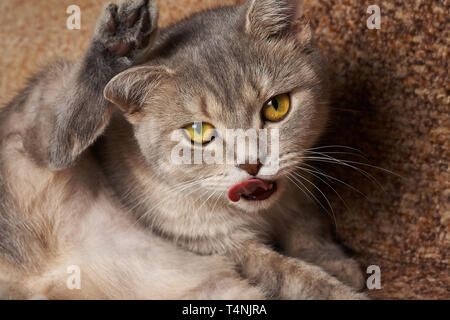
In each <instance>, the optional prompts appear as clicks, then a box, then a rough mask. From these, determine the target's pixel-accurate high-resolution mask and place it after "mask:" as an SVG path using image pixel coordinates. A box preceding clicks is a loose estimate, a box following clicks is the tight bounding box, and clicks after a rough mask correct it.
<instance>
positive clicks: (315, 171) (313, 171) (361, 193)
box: [296, 163, 369, 200]
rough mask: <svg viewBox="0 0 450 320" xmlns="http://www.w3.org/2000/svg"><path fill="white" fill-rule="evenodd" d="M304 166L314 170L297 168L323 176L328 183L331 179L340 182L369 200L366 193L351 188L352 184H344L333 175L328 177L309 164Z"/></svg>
mask: <svg viewBox="0 0 450 320" xmlns="http://www.w3.org/2000/svg"><path fill="white" fill-rule="evenodd" d="M302 165H307V166H308V167H310V168H312V170H311V169H307V168H305V167H301V166H297V167H296V168H298V169H301V170H305V171H307V172H309V173H311V174H313V175H314V174H318V175H321V176H323V177H325V178H327V179H328V181H330V179H331V180H334V181H336V182H339V183H341V184H343V185H344V186H346V187H348V188H350V189H351V190H353V191H355V192H357V193H359V194H360V195H362V196H363V197H364V198H366V199H367V200H369V198H367V195H366V194H365V193H363V192H361V191H359V190H358V189H356V188H355V187H353V186H351V185H350V184H348V183H346V182H344V181H342V180H340V179H338V178H336V177H333V176H331V175H328V174H326V173H324V172H323V171H322V170H318V169H317V168H315V167H313V166H311V165H308V164H306V163H303V164H302ZM319 179H320V178H319ZM321 180H322V179H321ZM324 182H325V181H324Z"/></svg>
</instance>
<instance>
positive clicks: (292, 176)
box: [287, 173, 330, 215]
mask: <svg viewBox="0 0 450 320" xmlns="http://www.w3.org/2000/svg"><path fill="white" fill-rule="evenodd" d="M287 177H288V179H289V180H290V181H291V182H293V183H294V185H296V186H297V187H298V188H299V189H300V190H301V191H302V192H303V193H305V190H306V192H308V193H309V194H310V195H311V197H312V199H311V197H309V196H307V197H308V198H309V199H310V200H311V201H315V202H316V203H317V204H318V205H319V206H320V207H321V208H322V209H323V210H325V212H327V214H328V215H330V212H329V211H328V209H327V208H325V207H324V206H323V204H322V203H321V202H320V201H319V199H317V197H316V196H315V195H314V193H312V192H311V191H310V190H309V189H308V187H306V186H305V184H304V183H303V182H301V181H300V180H299V179H298V178H297V177H296V176H294V175H293V174H291V173H289V174H288V176H287ZM291 178H292V179H294V180H292V179H291ZM297 183H300V185H301V186H303V188H304V189H302V188H301V187H300V186H299V185H298V184H297ZM313 199H314V200H313Z"/></svg>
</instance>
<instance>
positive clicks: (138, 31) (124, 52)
mask: <svg viewBox="0 0 450 320" xmlns="http://www.w3.org/2000/svg"><path fill="white" fill-rule="evenodd" d="M157 18H158V13H157V7H156V5H155V3H154V2H153V1H151V0H150V1H149V0H125V1H121V2H119V3H118V4H113V3H112V4H109V5H108V6H107V7H106V8H105V10H104V13H103V15H102V17H101V18H100V21H99V24H98V27H97V34H98V35H99V36H98V39H99V40H100V42H101V43H102V44H103V45H104V47H105V48H106V49H107V50H108V52H110V53H111V54H113V55H115V56H118V57H131V56H133V55H134V53H135V52H136V51H138V50H140V49H144V48H146V47H147V46H148V45H149V42H150V40H151V38H152V36H153V35H154V34H155V30H156V28H157Z"/></svg>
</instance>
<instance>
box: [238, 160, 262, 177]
mask: <svg viewBox="0 0 450 320" xmlns="http://www.w3.org/2000/svg"><path fill="white" fill-rule="evenodd" d="M262 166H263V164H262V163H261V162H260V161H259V160H258V163H256V164H241V165H239V168H240V169H242V170H244V171H247V172H248V174H249V175H251V176H256V175H257V174H258V172H259V170H260V169H261V167H262Z"/></svg>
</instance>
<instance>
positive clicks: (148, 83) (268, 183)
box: [105, 0, 327, 211]
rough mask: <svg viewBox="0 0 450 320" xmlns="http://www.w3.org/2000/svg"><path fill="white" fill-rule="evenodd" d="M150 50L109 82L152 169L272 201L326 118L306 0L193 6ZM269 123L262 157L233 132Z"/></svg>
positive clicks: (252, 203) (238, 201)
mask: <svg viewBox="0 0 450 320" xmlns="http://www.w3.org/2000/svg"><path fill="white" fill-rule="evenodd" d="M151 57H152V58H151V59H150V62H148V63H147V64H146V65H144V66H139V67H135V68H132V69H129V70H127V71H125V72H123V73H121V74H119V75H118V76H116V77H115V78H114V79H113V80H111V82H110V83H109V84H108V85H107V87H106V88H105V96H106V98H107V99H108V100H110V101H112V102H114V103H115V104H117V105H118V106H119V107H120V109H121V110H122V111H123V112H124V114H125V116H126V118H127V119H128V120H129V121H130V122H131V124H132V125H133V128H134V132H135V137H136V139H137V142H138V144H139V147H140V150H141V152H142V154H143V156H144V157H145V159H146V162H147V164H148V166H149V168H150V169H151V170H152V171H154V172H157V173H158V175H159V176H160V177H162V178H163V179H165V180H166V181H168V182H169V183H171V184H173V186H174V191H173V192H183V193H187V194H189V191H186V190H194V191H195V192H191V194H192V195H193V197H196V198H198V197H199V195H202V196H203V198H204V199H208V201H210V202H215V201H221V202H225V201H226V202H227V203H228V204H229V205H234V206H238V207H240V208H242V209H244V210H247V211H257V210H260V209H265V208H268V207H270V206H271V205H272V204H274V203H275V202H276V201H277V199H279V198H280V194H281V193H283V191H284V190H285V187H286V185H287V184H288V183H289V181H290V179H289V177H288V174H289V173H291V172H292V171H293V170H295V168H296V166H298V165H299V164H300V163H301V161H302V160H301V156H302V154H303V152H304V150H305V149H307V148H310V147H311V146H312V145H313V144H314V142H315V141H316V140H317V138H318V136H319V135H320V134H321V133H322V131H323V127H324V125H325V122H326V119H327V106H326V104H327V93H326V89H325V84H324V79H323V65H322V60H321V58H320V56H319V54H318V53H317V51H316V50H315V49H314V47H313V45H312V40H311V31H310V28H309V26H308V24H307V23H306V22H305V20H304V18H303V17H302V13H301V7H300V5H299V4H298V1H294V0H251V1H247V3H246V4H244V5H242V6H239V7H230V8H223V9H218V10H213V11H209V12H205V13H201V14H199V15H195V16H194V17H192V18H190V19H188V20H186V21H183V22H181V23H180V24H177V25H176V26H174V27H171V28H168V29H167V30H163V31H162V32H161V35H160V39H159V40H157V41H156V43H155V45H154V47H153V48H152V51H151ZM235 129H242V131H241V132H239V131H237V132H236V131H235V132H233V131H232V130H235ZM263 129H267V139H266V141H267V144H268V147H267V149H264V150H266V151H267V152H266V153H264V152H262V151H261V150H262V147H263V146H262V144H261V143H259V145H258V144H257V148H258V149H257V152H258V157H256V158H255V157H254V155H255V152H254V150H253V151H251V149H252V148H251V147H247V148H245V147H244V148H242V146H241V147H239V144H237V145H236V143H234V142H235V141H236V140H234V139H231V134H233V133H234V134H237V135H239V134H240V133H242V132H245V133H246V134H248V135H249V136H250V137H252V135H253V134H256V135H257V137H258V139H259V138H261V135H264V133H265V131H261V130H263ZM244 139H245V138H244ZM262 139H264V138H262ZM247 141H249V140H247ZM258 141H262V140H258ZM183 150H184V151H183ZM186 150H187V151H186ZM230 150H234V151H235V154H234V157H231V155H230V154H229V153H228V152H230ZM277 150H278V155H277V154H276V151H277ZM261 152H262V153H261ZM221 154H222V155H223V156H221ZM183 155H184V157H182V156H183ZM199 155H200V158H199ZM227 155H228V157H227ZM239 155H240V156H241V158H240V160H241V161H242V159H244V160H245V161H247V162H253V163H252V164H248V163H247V164H242V163H239V162H238V158H239V157H238V156H239ZM252 156H253V157H252ZM274 156H275V157H278V158H277V159H275V158H274ZM242 157H243V158H242ZM205 158H208V161H207V160H205ZM220 158H222V161H220ZM232 158H233V159H232ZM269 158H270V161H269ZM189 159H190V161H189ZM233 160H234V161H233ZM183 161H184V162H183ZM211 162H214V163H211ZM182 185H183V186H186V188H184V189H183V188H182V187H181V186H182ZM176 186H178V187H180V188H178V189H177V187H176ZM181 190H182V191H181ZM201 202H203V201H200V203H201Z"/></svg>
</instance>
